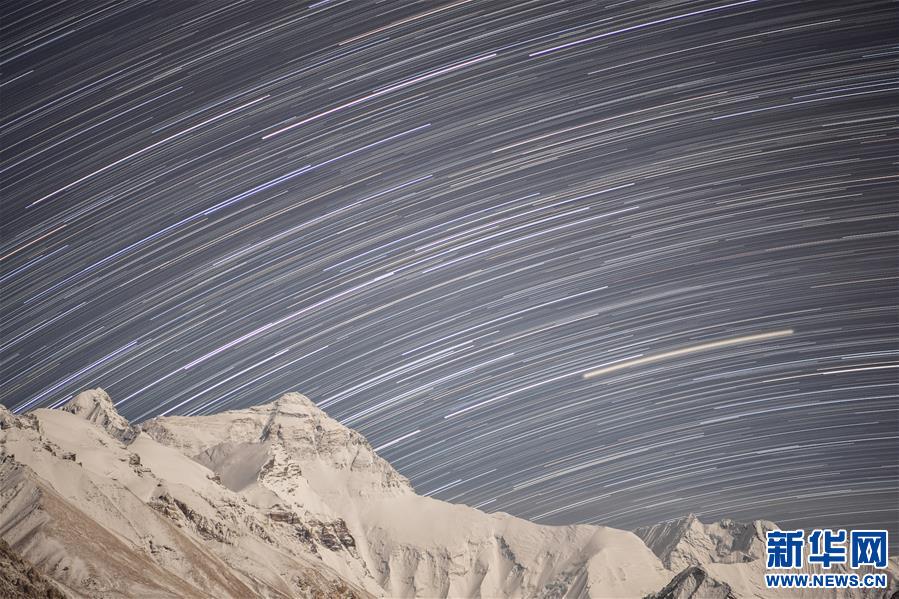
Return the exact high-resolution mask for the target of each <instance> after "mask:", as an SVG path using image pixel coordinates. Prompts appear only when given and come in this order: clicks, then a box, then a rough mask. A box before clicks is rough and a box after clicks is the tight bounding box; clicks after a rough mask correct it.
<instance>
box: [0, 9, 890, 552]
mask: <svg viewBox="0 0 899 599" xmlns="http://www.w3.org/2000/svg"><path fill="white" fill-rule="evenodd" d="M4 10H6V11H7V12H6V14H4V15H3V17H2V19H0V28H2V31H3V50H2V57H0V66H2V87H0V94H2V123H0V133H2V146H3V148H2V155H0V158H2V164H0V172H2V197H3V204H2V221H3V223H2V227H3V229H2V234H3V235H2V249H0V258H2V260H0V266H2V273H0V279H2V285H3V289H2V291H3V293H2V296H3V298H2V301H3V305H2V310H3V316H4V318H3V330H2V357H3V363H2V372H0V380H2V382H3V384H2V396H0V400H2V402H3V403H4V404H5V405H8V406H10V407H12V408H14V409H15V410H17V411H24V410H28V409H32V408H36V407H39V406H54V405H59V404H60V403H61V402H63V401H65V400H66V399H67V398H68V397H70V396H71V395H72V394H73V393H75V392H77V391H79V390H81V389H84V388H88V387H95V386H102V387H104V388H105V389H107V391H109V392H110V394H111V395H112V397H113V398H114V399H115V400H116V401H117V406H118V409H119V410H120V411H121V412H122V414H123V415H125V416H126V417H128V418H130V419H133V420H142V419H146V418H149V417H152V416H154V415H159V414H207V413H212V412H216V411H220V410H225V409H233V408H241V407H246V406H248V405H252V404H256V403H262V402H267V401H270V400H271V399H272V398H274V397H275V396H277V395H278V394H280V393H282V392H284V391H288V390H299V391H302V392H304V393H306V394H307V395H309V396H310V397H311V398H313V399H314V400H315V401H316V402H318V403H319V405H320V406H322V407H323V408H324V409H326V410H327V411H328V412H329V413H330V414H331V415H332V416H334V417H336V418H338V419H339V420H340V421H342V422H343V423H345V424H347V425H348V426H352V427H354V428H357V429H358V430H360V431H362V432H363V433H364V434H365V435H366V436H367V437H368V438H369V439H370V440H371V442H372V444H373V445H374V446H375V447H378V448H380V450H381V451H382V452H383V455H384V456H385V457H387V458H388V459H389V460H390V461H391V462H392V463H393V464H394V465H395V466H396V467H397V468H398V469H399V470H400V471H401V472H402V473H404V474H406V475H407V476H409V477H410V478H411V479H412V481H413V483H414V484H415V486H416V488H417V489H418V490H419V491H420V492H422V493H425V494H430V495H434V496H437V497H440V498H443V499H448V500H452V501H459V502H464V503H467V504H470V505H474V506H478V507H481V508H483V509H485V510H488V511H497V510H503V511H506V512H510V513H513V514H516V515H520V516H523V517H526V518H531V519H534V520H536V521H538V522H545V523H568V522H591V523H603V524H608V525H614V526H619V527H633V526H637V525H642V524H647V523H654V522H657V521H660V520H664V519H668V518H673V517H677V516H681V515H683V514H685V513H688V512H694V513H698V514H700V515H701V516H702V517H704V518H718V517H722V516H729V517H734V518H738V519H746V518H767V519H771V520H775V521H777V522H779V523H780V524H781V525H785V526H792V527H806V528H811V527H828V526H838V527H851V528H862V527H865V528H880V527H884V526H886V527H888V528H890V530H891V531H892V533H893V535H892V537H891V538H892V539H894V540H897V539H899V530H897V523H899V508H897V506H899V465H897V456H899V416H897V410H899V401H897V394H896V385H897V367H899V360H897V342H896V339H897V331H899V322H897V309H896V307H897V306H896V304H897V302H896V299H897V291H896V289H897V276H899V268H897V266H899V265H897V258H896V255H897V253H896V233H897V230H899V227H897V220H899V219H897V203H896V191H897V190H896V176H897V172H896V168H895V167H896V149H897V147H899V145H897V141H899V140H897V136H896V124H897V123H896V121H897V110H896V107H897V106H899V102H897V100H899V98H897V91H899V79H897V77H896V59H897V57H899V49H897V48H896V46H895V41H896V29H895V6H894V5H893V4H891V3H889V2H855V3H852V2H840V3H828V2H820V1H806V2H782V1H779V0H778V1H775V0H744V1H738V2H727V1H726V0H725V1H720V2H696V1H674V2H627V1H625V2H609V3H601V2H600V3H597V2H584V3H580V2H574V1H570V2H543V1H540V2H537V1H530V2H527V1H525V2H507V3H498V2H482V1H476V0H457V1H455V2H453V1H451V0H448V1H447V2H445V3H444V2H440V3H438V2H395V3H386V2H379V3H361V2H346V1H340V0H334V1H328V0H323V1H320V2H315V3H286V2H259V1H252V2H250V1H238V2H229V3H224V2H222V3H219V2H209V3H205V4H203V3H186V2H150V3H146V2H119V1H97V2H93V3H68V2H62V3H31V4H24V3H18V4H17V3H12V4H7V5H5V7H4ZM616 365H618V366H616ZM590 373H592V375H589V374H590ZM587 375H589V376H587Z"/></svg>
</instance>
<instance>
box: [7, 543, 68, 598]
mask: <svg viewBox="0 0 899 599" xmlns="http://www.w3.org/2000/svg"><path fill="white" fill-rule="evenodd" d="M0 597H5V598H6V599H65V595H64V594H63V593H62V591H60V590H59V589H58V588H57V587H56V585H55V584H54V583H53V582H52V581H51V580H49V579H48V578H47V577H46V576H44V575H43V574H41V573H40V572H38V571H37V570H36V569H35V568H34V566H32V565H31V564H29V563H28V562H26V561H25V560H23V559H22V558H21V557H19V555H18V554H17V553H16V552H15V551H13V550H12V548H11V547H10V546H9V544H8V543H7V542H6V541H4V540H3V539H0Z"/></svg>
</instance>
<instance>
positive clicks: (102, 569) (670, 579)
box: [0, 389, 896, 598]
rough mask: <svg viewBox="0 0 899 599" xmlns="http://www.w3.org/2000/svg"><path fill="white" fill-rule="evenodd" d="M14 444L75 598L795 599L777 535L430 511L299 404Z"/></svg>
mask: <svg viewBox="0 0 899 599" xmlns="http://www.w3.org/2000/svg"><path fill="white" fill-rule="evenodd" d="M0 429H2V430H0V536H2V538H3V539H4V540H5V541H6V542H8V543H9V546H10V548H11V551H12V552H14V553H15V554H17V555H18V556H19V557H20V558H22V559H24V560H27V562H30V564H33V565H34V567H35V568H36V569H37V570H38V571H39V572H40V573H41V574H42V575H44V576H46V577H48V578H49V579H52V580H53V582H54V583H55V584H56V585H57V586H58V587H59V588H60V589H62V590H63V591H65V592H66V593H67V594H69V595H70V596H73V597H216V598H223V597H322V598H324V597H360V598H361V597H547V598H548V597H558V598H561V597H597V598H599V597H601V598H615V597H627V598H631V597H645V596H650V595H654V594H657V595H656V596H658V597H660V598H661V597H666V598H667V597H697V598H698V597H705V596H710V597H718V596H720V597H722V598H730V597H735V598H742V597H747V598H748V597H787V596H791V595H790V594H788V593H785V592H783V591H773V592H772V591H769V590H767V589H765V588H763V586H761V585H763V584H764V579H763V576H762V575H763V573H764V562H763V557H764V541H763V539H764V531H765V530H766V529H768V528H770V527H774V525H773V524H771V523H767V522H755V523H751V524H738V523H734V522H731V521H722V522H720V523H715V524H710V525H705V524H702V523H701V522H699V521H698V520H697V519H696V518H695V517H689V518H686V519H684V520H682V521H677V522H673V523H664V524H660V525H657V526H654V527H648V528H645V529H640V530H638V531H637V534H634V533H632V532H628V531H622V530H616V529H612V528H606V527H600V526H587V525H578V526H558V527H556V526H541V525H537V524H534V523H532V522H528V521H526V520H522V519H519V518H515V517H512V516H509V515H508V514H502V513H497V514H486V513H484V512H481V511H479V510H476V509H473V508H469V507H466V506H463V505H455V504H450V503H446V502H443V501H438V500H436V499H432V498H429V497H422V496H419V495H417V494H416V493H415V491H414V489H413V488H412V485H411V484H410V483H409V481H408V480H407V479H406V478H405V477H403V476H402V475H400V474H399V473H398V472H396V471H395V470H394V469H393V467H392V466H391V465H390V464H389V463H387V462H386V461H385V460H383V459H382V458H381V457H380V456H378V455H377V454H376V453H375V452H374V450H373V449H372V448H371V446H370V445H369V444H368V442H367V441H366V440H365V438H364V437H362V435H360V434H359V433H357V432H356V431H353V430H351V429H348V428H346V427H344V426H342V425H341V424H340V423H338V422H336V421H334V420H333V419H331V418H329V417H328V416H327V415H326V414H325V413H324V412H323V411H321V410H320V409H318V408H317V407H316V406H315V404H313V403H312V402H311V401H310V400H308V399H307V398H305V397H304V396H302V395H299V394H296V393H291V394H287V395H284V396H283V397H281V398H280V399H278V400H277V401H275V402H272V403H269V404H265V405H259V406H255V407H252V408H248V409H245V410H236V411H230V412H223V413H220V414H215V415H212V416H194V417H177V416H172V417H165V418H157V419H153V420H150V421H148V422H145V423H143V424H142V425H141V426H140V427H135V426H131V425H130V424H129V423H128V422H127V421H125V419H124V418H122V417H121V416H120V415H119V414H118V413H116V411H115V408H114V407H113V404H112V402H111V401H110V399H109V397H108V396H107V395H106V393H105V392H103V391H102V390H101V389H95V390H91V391H85V392H83V393H81V394H79V395H78V396H77V397H76V398H74V399H73V400H71V401H70V402H69V403H68V404H66V405H65V406H64V407H63V408H62V409H60V410H44V409H41V410H35V411H33V412H30V413H28V414H26V415H23V416H16V415H13V414H11V413H9V412H8V411H6V410H5V409H4V408H2V407H0ZM760 543H761V544H760ZM895 571H896V568H895V565H893V567H892V570H891V572H892V574H893V575H894V578H893V587H895ZM797 596H805V597H812V596H836V595H822V594H804V595H803V594H801V593H800V594H799V595H797ZM840 596H847V597H853V598H856V597H858V598H861V597H878V598H879V597H883V596H887V595H885V594H884V592H883V591H880V592H871V593H868V594H864V593H861V592H855V594H851V595H840Z"/></svg>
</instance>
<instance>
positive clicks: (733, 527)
mask: <svg viewBox="0 0 899 599" xmlns="http://www.w3.org/2000/svg"><path fill="white" fill-rule="evenodd" d="M776 528H777V526H776V525H775V524H774V523H772V522H768V521H766V520H755V521H753V522H747V523H743V522H735V521H734V520H731V519H727V518H725V519H723V520H719V521H718V522H713V523H711V524H705V523H703V522H702V521H701V520H700V519H699V518H698V517H696V516H695V515H694V514H689V515H687V516H685V517H683V518H678V519H676V520H671V521H668V522H662V523H660V524H656V525H654V526H645V527H642V528H638V529H636V530H635V531H634V532H635V533H636V534H637V536H638V537H640V538H641V539H643V541H644V542H645V543H646V545H647V546H648V547H649V548H650V549H652V551H653V553H655V554H656V555H657V556H658V557H659V558H660V559H661V560H662V563H663V564H665V566H666V567H668V568H671V569H673V570H681V569H683V568H686V567H688V566H695V565H698V564H707V563H733V562H748V561H754V560H757V559H760V558H761V557H762V556H764V552H765V540H764V539H765V531H767V530H774V529H776Z"/></svg>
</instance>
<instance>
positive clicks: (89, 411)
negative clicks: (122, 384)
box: [61, 387, 135, 443]
mask: <svg viewBox="0 0 899 599" xmlns="http://www.w3.org/2000/svg"><path fill="white" fill-rule="evenodd" d="M61 409H62V410H63V411H64V412H69V413H70V414H75V415H76V416H80V417H81V418H83V419H85V420H87V421H88V422H92V423H93V424H96V425H97V426H99V427H100V428H102V429H104V430H105V431H106V432H108V433H109V434H110V435H112V436H113V437H115V438H117V439H119V440H120V441H124V442H126V443H127V442H128V441H130V440H131V439H133V438H134V436H135V432H134V429H133V428H132V427H131V424H130V423H129V422H128V421H127V420H125V418H124V417H122V415H121V414H119V413H118V412H117V411H116V409H115V405H114V404H113V403H112V400H111V399H110V398H109V395H108V394H107V393H106V391H104V390H103V389H101V388H99V387H97V388H96V389H88V390H86V391H82V392H81V393H79V394H78V395H76V396H75V397H74V398H72V399H70V400H69V401H68V402H67V403H66V404H65V405H63V406H62V408H61Z"/></svg>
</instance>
